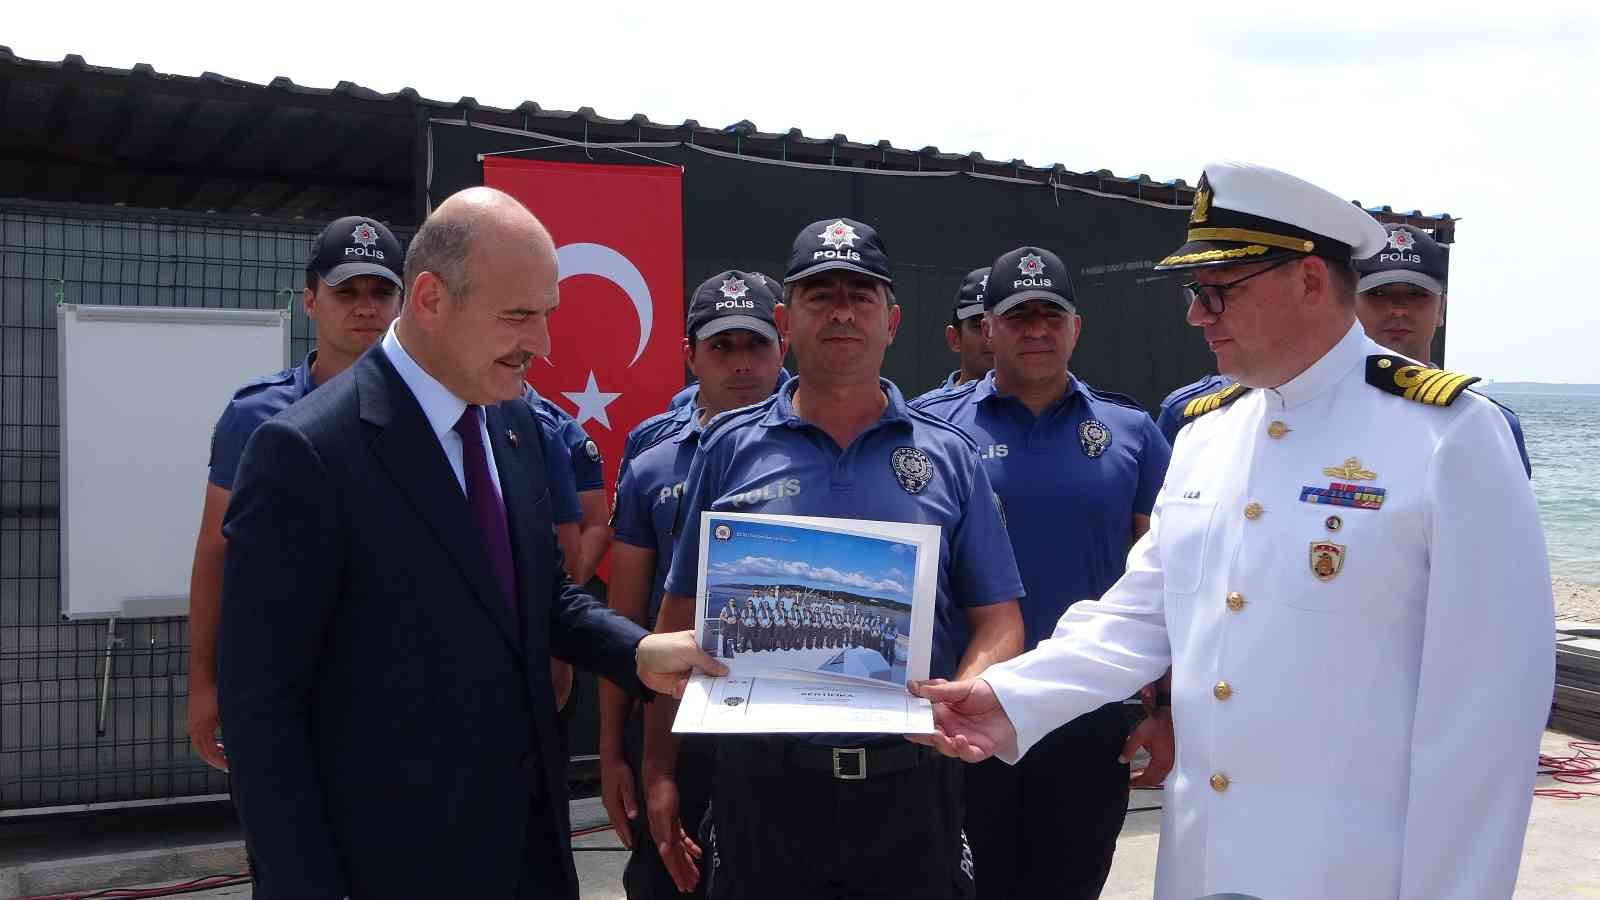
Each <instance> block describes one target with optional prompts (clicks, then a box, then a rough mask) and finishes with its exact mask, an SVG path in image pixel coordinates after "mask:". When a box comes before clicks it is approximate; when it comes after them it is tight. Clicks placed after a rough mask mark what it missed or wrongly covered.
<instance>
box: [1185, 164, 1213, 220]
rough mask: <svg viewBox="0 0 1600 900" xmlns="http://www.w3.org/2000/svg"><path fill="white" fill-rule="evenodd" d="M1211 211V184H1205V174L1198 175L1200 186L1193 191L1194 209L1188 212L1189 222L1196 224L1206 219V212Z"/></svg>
mask: <svg viewBox="0 0 1600 900" xmlns="http://www.w3.org/2000/svg"><path fill="white" fill-rule="evenodd" d="M1209 212H1211V185H1209V184H1206V179H1205V176H1203V175H1202V176H1201V177H1200V187H1199V188H1198V189H1197V190H1196V191H1195V192H1194V209H1193V210H1191V211H1190V212H1189V223H1190V224H1191V225H1198V224H1200V223H1201V222H1204V221H1205V220H1206V214H1207V213H1209Z"/></svg>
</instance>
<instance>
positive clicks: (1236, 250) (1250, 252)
mask: <svg viewBox="0 0 1600 900" xmlns="http://www.w3.org/2000/svg"><path fill="white" fill-rule="evenodd" d="M1268 249H1269V248H1267V247H1262V246H1259V245H1257V246H1254V247H1233V248H1231V249H1228V250H1201V251H1200V252H1198V253H1180V254H1177V255H1175V256H1169V257H1167V258H1166V259H1163V260H1162V261H1161V262H1159V263H1157V265H1161V266H1181V265H1184V264H1186V263H1197V262H1215V261H1217V260H1220V259H1243V258H1245V257H1246V256H1260V255H1261V254H1263V253H1265V252H1267V250H1268Z"/></svg>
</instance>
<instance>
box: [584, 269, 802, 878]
mask: <svg viewBox="0 0 1600 900" xmlns="http://www.w3.org/2000/svg"><path fill="white" fill-rule="evenodd" d="M772 285H775V282H772V281H771V279H769V278H767V277H766V276H764V275H762V274H761V273H759V272H742V271H727V272H721V273H719V274H717V275H713V276H712V277H711V278H709V279H707V280H706V281H705V282H704V283H702V284H701V285H700V286H699V287H698V288H697V289H696V290H695V292H694V294H693V296H692V297H691V299H690V304H689V313H688V318H687V321H686V322H685V323H684V334H685V339H684V348H683V353H684V361H685V363H686V364H687V365H688V367H689V368H690V369H691V370H692V371H693V372H694V373H695V374H696V376H698V378H699V381H697V382H696V385H695V387H696V388H697V389H698V390H697V392H696V394H695V402H694V404H691V405H689V406H685V407H682V408H681V410H674V411H673V413H672V414H671V415H669V416H667V417H657V418H658V420H659V421H661V422H675V423H676V425H675V428H674V429H672V430H668V429H667V428H666V427H664V426H662V425H656V426H652V428H653V429H654V432H653V436H654V442H653V443H651V444H649V445H647V446H645V447H643V448H641V449H639V450H638V451H636V452H635V454H634V455H633V457H632V459H631V461H630V462H629V464H628V467H627V470H626V471H624V472H623V473H622V474H621V476H620V478H619V480H618V484H617V504H616V511H615V513H614V514H613V516H612V527H613V529H614V531H615V533H616V538H615V541H614V542H613V544H612V548H611V579H610V580H611V585H610V605H611V608H612V609H614V610H616V611H617V612H619V613H621V614H623V615H625V616H627V617H629V618H630V619H633V620H634V621H635V622H638V623H639V624H641V625H644V626H645V627H647V628H648V627H650V626H651V625H652V624H653V623H654V622H655V619H656V614H657V611H658V610H659V609H660V605H661V592H662V586H663V584H664V582H665V581H666V577H667V568H668V566H669V565H670V563H671V561H672V548H673V536H674V522H675V520H676V518H677V514H678V503H679V498H680V497H681V495H682V493H683V481H684V478H685V477H687V476H688V473H689V463H690V461H691V460H692V459H693V458H694V454H695V450H696V449H697V448H698V447H699V445H700V434H701V431H702V430H703V429H704V427H705V423H706V422H708V421H710V420H711V419H712V418H713V417H715V416H717V415H720V414H721V413H724V412H727V411H728V410H731V409H736V408H738V407H741V406H745V405H748V404H750V403H754V402H757V401H759V400H760V399H761V398H763V397H766V396H767V395H768V394H770V393H771V392H772V388H773V384H774V382H775V380H776V379H777V377H778V372H779V364H780V363H781V362H782V361H783V342H782V341H781V340H779V338H778V328H777V324H776V322H775V321H774V319H773V310H774V307H776V305H777V303H778V297H777V294H776V293H774V292H773V291H772V290H771V286H772ZM680 411H681V412H682V413H683V414H682V415H681V416H680V415H678V413H679V412H680ZM638 433H639V432H638V430H637V429H636V430H635V434H638ZM720 619H721V622H722V628H723V640H722V650H723V655H724V656H725V657H731V656H732V655H733V653H734V652H735V651H737V650H738V649H739V648H740V647H741V645H745V646H747V645H748V642H749V640H750V639H751V638H752V637H753V636H755V634H756V628H755V618H754V614H753V613H752V612H751V611H750V610H749V608H748V607H746V610H745V611H744V613H743V615H742V616H741V612H740V610H739V609H737V608H736V607H735V605H734V601H733V599H731V598H730V599H729V600H728V603H727V605H726V606H725V607H724V609H723V610H722V613H721V615H720ZM741 619H743V620H744V621H741ZM632 710H633V706H632V704H631V702H630V700H629V698H628V696H627V695H626V694H624V693H623V692H622V691H621V690H620V689H618V688H615V687H613V686H612V685H611V684H610V683H609V682H601V684H600V780H601V797H602V799H603V801H604V804H605V808H606V813H607V815H608V816H609V817H610V819H611V823H612V826H613V827H614V828H615V829H616V831H617V834H618V836H619V837H621V838H622V841H623V844H624V845H625V846H628V847H631V848H632V850H633V852H632V854H631V855H630V856H629V858H628V864H627V868H626V869H625V870H624V872H623V887H624V888H625V890H626V891H627V894H628V897H629V898H631V900H639V898H654V897H675V896H677V895H678V890H677V888H676V886H675V885H674V884H673V881H672V878H671V876H670V875H669V874H668V873H667V871H666V869H664V868H663V867H662V864H661V859H660V856H659V854H658V852H657V850H656V841H655V839H653V838H652V837H651V836H650V832H649V829H648V827H647V825H648V822H647V819H646V817H644V816H639V815H638V814H637V810H638V805H637V801H636V797H637V796H638V794H637V784H636V781H635V776H634V773H635V771H636V769H637V761H638V749H639V739H638V734H637V728H636V727H629V726H628V724H627V723H629V721H630V713H631V712H632ZM632 721H633V722H634V723H635V724H636V723H637V721H638V719H637V717H633V719H632ZM703 741H704V739H703V738H701V739H690V740H686V741H685V742H684V745H683V752H681V753H680V754H679V756H678V766H677V772H676V774H677V788H678V796H677V798H676V802H677V804H678V807H679V809H680V810H681V815H682V816H683V817H684V818H685V819H686V820H688V821H690V822H695V823H698V822H699V820H700V818H701V816H702V815H704V812H705V808H706V804H707V803H708V802H709V801H710V792H711V782H710V771H709V770H710V764H711V756H710V745H709V744H706V743H703Z"/></svg>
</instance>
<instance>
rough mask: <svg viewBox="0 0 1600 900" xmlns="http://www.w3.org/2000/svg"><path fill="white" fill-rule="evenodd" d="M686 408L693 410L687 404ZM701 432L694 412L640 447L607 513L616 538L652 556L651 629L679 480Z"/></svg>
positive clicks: (665, 565) (657, 607)
mask: <svg viewBox="0 0 1600 900" xmlns="http://www.w3.org/2000/svg"><path fill="white" fill-rule="evenodd" d="M685 408H686V409H689V410H690V412H691V413H692V412H693V408H692V407H685ZM700 431H701V429H700V423H699V422H697V421H695V417H694V416H693V415H690V416H687V417H685V418H684V419H683V421H681V422H678V423H677V428H676V429H675V430H673V431H670V432H667V433H666V434H665V435H662V436H659V437H658V439H657V440H656V442H655V443H654V444H651V445H650V446H648V447H645V448H644V449H642V450H640V451H639V452H638V453H637V454H636V455H635V456H634V457H633V459H632V460H630V461H629V463H628V469H627V471H626V472H624V473H622V477H621V479H620V480H619V481H618V482H617V505H616V509H615V510H613V511H612V513H611V527H612V528H613V529H615V531H616V539H617V540H619V541H621V542H623V543H624V544H629V545H631V546H634V547H641V548H643V549H645V550H653V551H655V554H656V569H655V573H654V575H653V576H652V577H651V580H650V607H649V610H650V612H649V615H650V623H651V626H652V627H654V624H655V620H656V613H657V612H659V611H660V610H661V594H662V591H663V590H664V588H665V586H666V582H667V570H668V569H669V568H671V566H672V540H673V536H674V528H675V527H676V523H677V517H678V501H679V499H680V498H681V497H682V496H683V482H684V479H686V478H688V477H689V464H690V463H691V462H693V461H694V454H695V451H696V450H698V449H699V448H700Z"/></svg>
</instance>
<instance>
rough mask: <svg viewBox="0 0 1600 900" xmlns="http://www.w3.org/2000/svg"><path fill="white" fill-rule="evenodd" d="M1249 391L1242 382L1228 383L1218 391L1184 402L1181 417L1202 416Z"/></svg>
mask: <svg viewBox="0 0 1600 900" xmlns="http://www.w3.org/2000/svg"><path fill="white" fill-rule="evenodd" d="M1249 392H1250V389H1249V388H1247V387H1245V386H1244V385H1242V384H1230V385H1228V386H1227V387H1225V388H1223V389H1222V390H1220V391H1213V392H1212V393H1209V394H1202V395H1201V396H1199V397H1196V398H1194V399H1193V400H1190V401H1189V402H1188V403H1186V404H1184V406H1183V417H1184V418H1185V419H1193V418H1194V417H1196V416H1203V415H1205V414H1206V413H1208V412H1212V411H1213V410H1218V409H1221V408H1223V407H1224V406H1227V405H1228V404H1229V403H1232V402H1233V401H1235V400H1237V399H1239V398H1240V397H1243V396H1244V395H1245V394H1247V393H1249Z"/></svg>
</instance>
